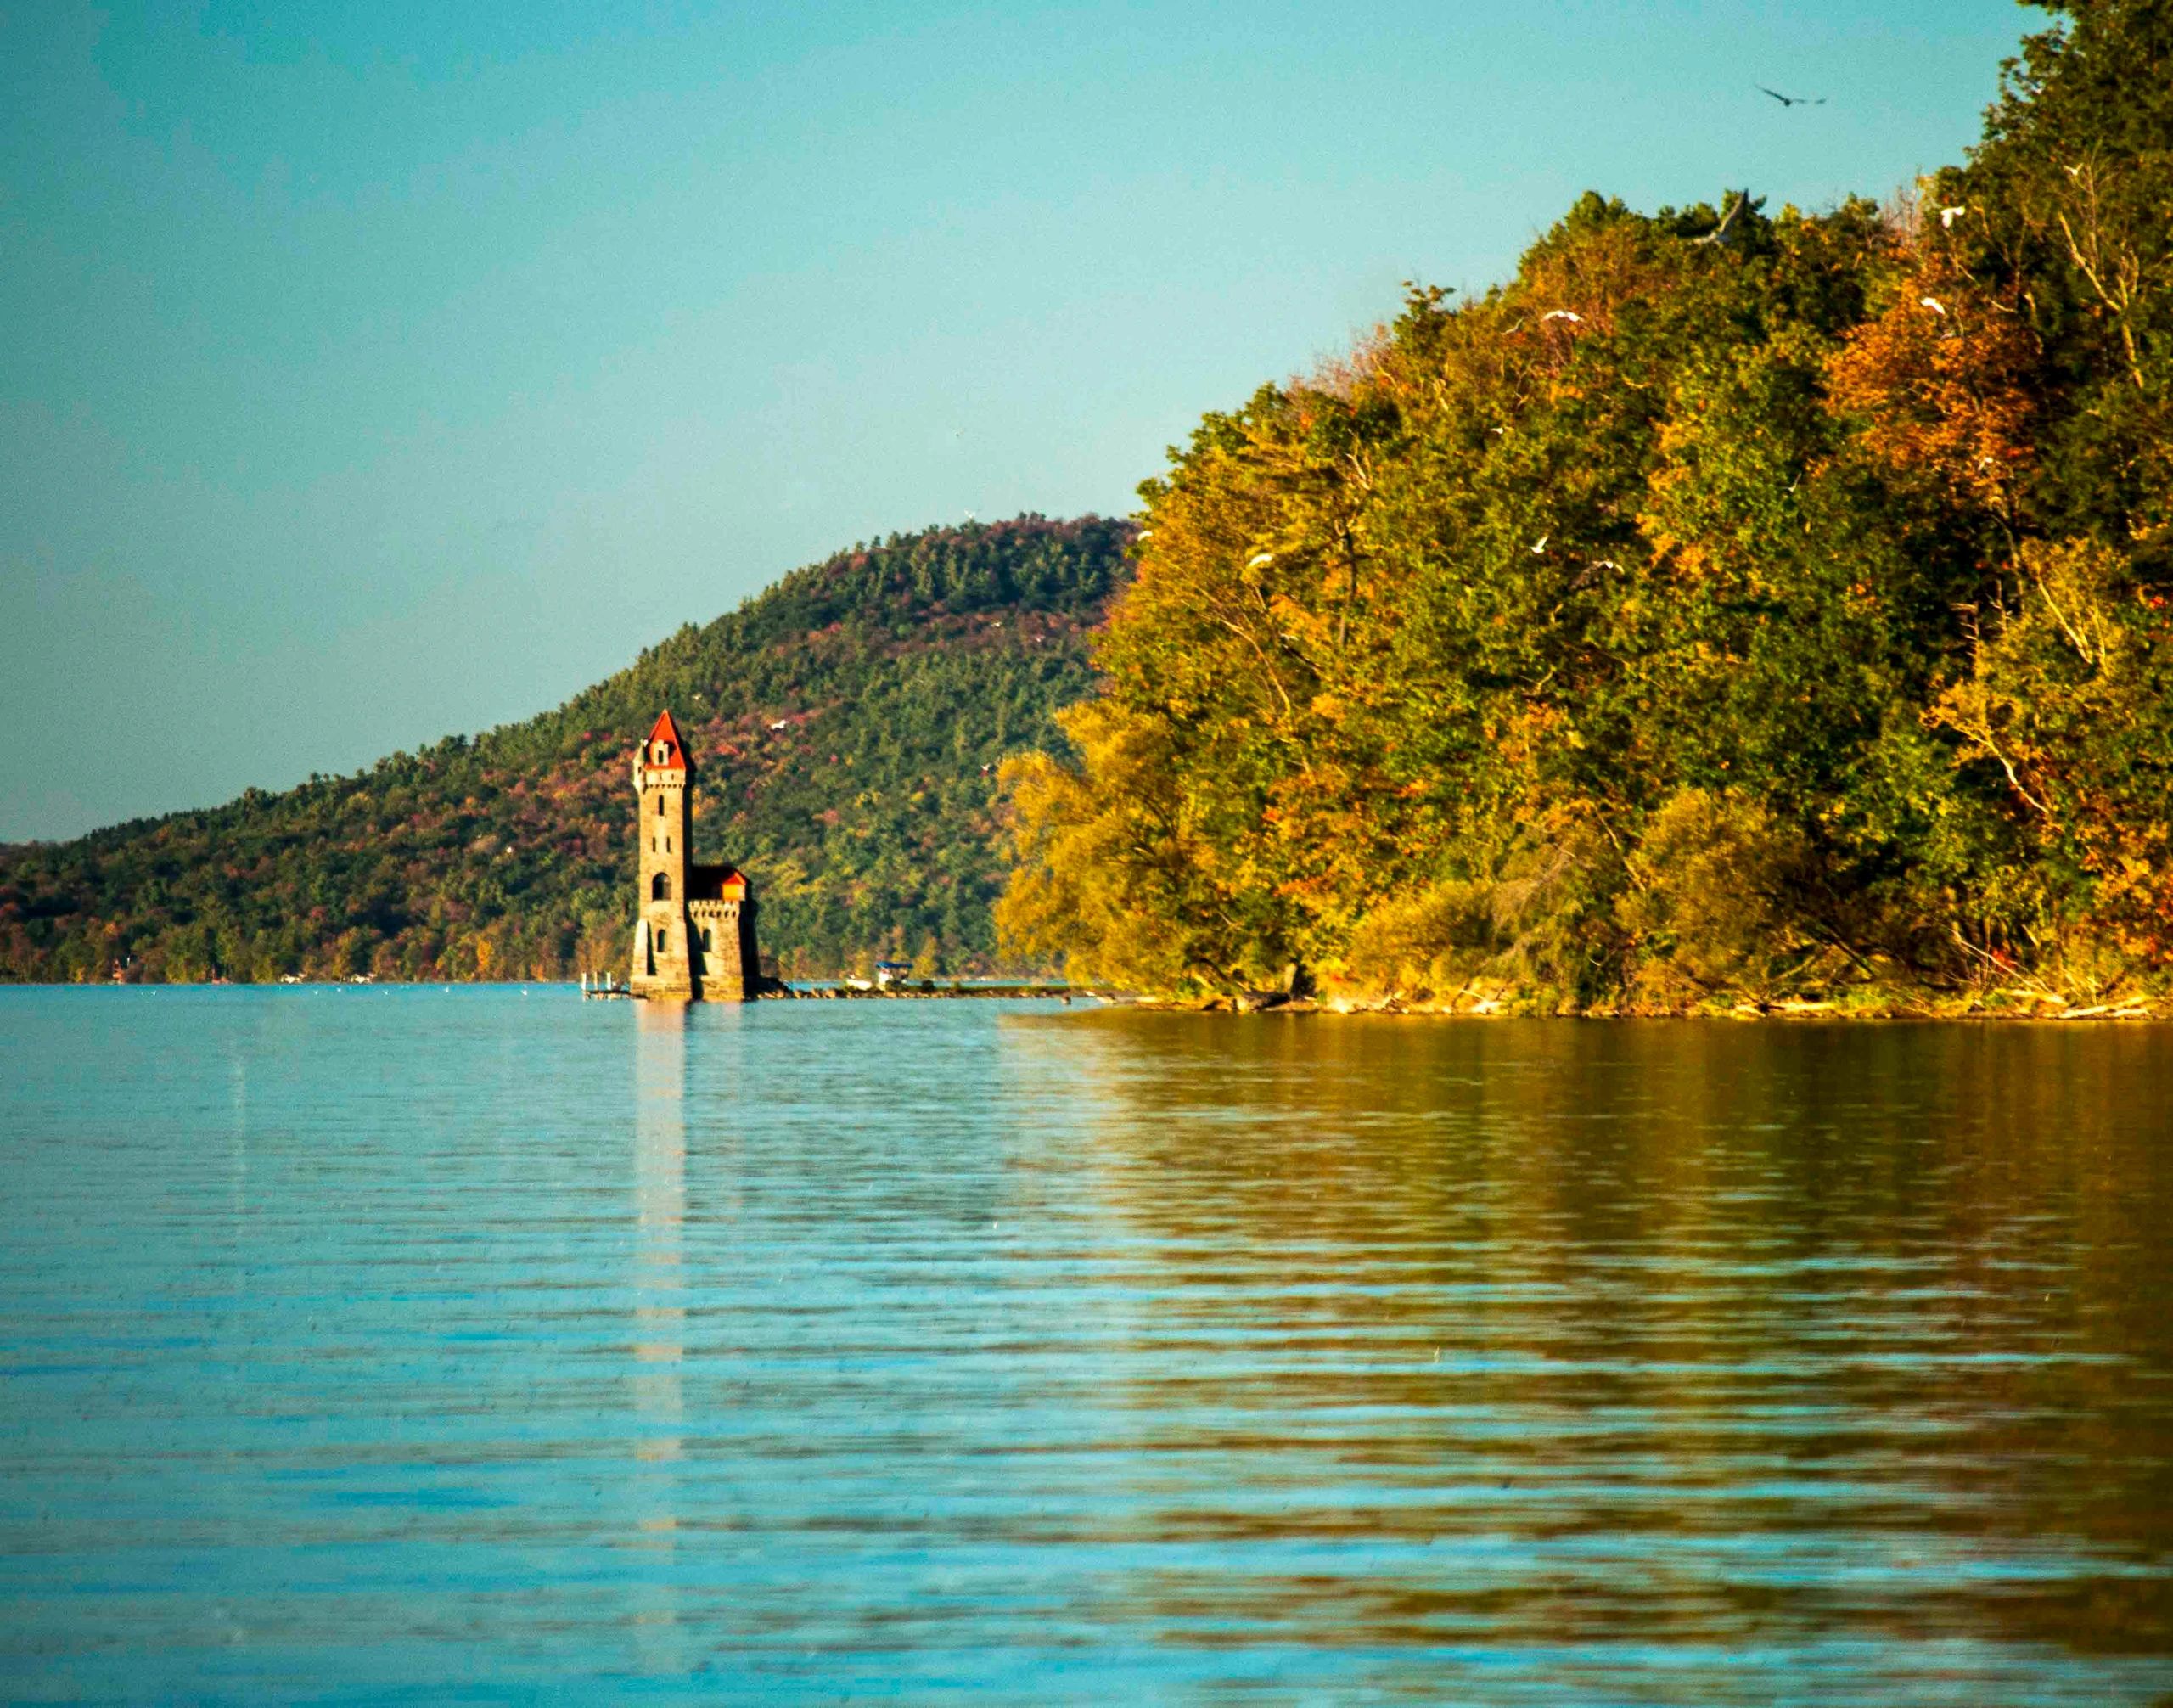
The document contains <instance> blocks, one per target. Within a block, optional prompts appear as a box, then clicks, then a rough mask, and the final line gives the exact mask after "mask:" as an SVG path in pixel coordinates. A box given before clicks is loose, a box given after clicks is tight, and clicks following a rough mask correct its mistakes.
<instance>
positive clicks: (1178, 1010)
mask: <svg viewBox="0 0 2173 1708" xmlns="http://www.w3.org/2000/svg"><path fill="white" fill-rule="evenodd" d="M1099 1000H1100V1001H1102V1002H1103V1003H1105V1004H1109V1005H1114V1006H1116V1007H1121V1008H1131V1009H1142V1010H1144V1011H1147V1012H1150V1013H1156V1014H1244V1015H1256V1014H1286V1015H1291V1016H1305V1015H1315V1014H1320V1015H1332V1016H1336V1017H1341V1018H1348V1017H1352V1016H1364V1015H1378V1016H1383V1017H1385V1018H1389V1019H1396V1020H1743V1021H1757V1020H1767V1021H1772V1020H1778V1021H1788V1020H1799V1021H1833V1020H1844V1021H1848V1022H1850V1023H1857V1022H1878V1021H1887V1022H1893V1021H1901V1020H1944V1021H1954V1020H1984V1021H1994V1020H1996V1021H2020V1022H2024V1023H2026V1024H2030V1025H2047V1024H2052V1023H2061V1022H2070V1021H2078V1020H2092V1021H2131V1022H2156V1023H2159V1024H2163V1023H2165V1022H2168V1021H2173V999H2168V998H2163V997H2157V998H2142V999H2137V1000H2134V1001H2131V1002H2123V1003H2067V1002H2064V1001H2063V1000H2062V999H2060V998H2058V997H2050V996H2034V995H2033V996H2030V997H2024V998H2022V999H2019V1000H2016V1001H2013V1002H2012V1003H2002V1002H1993V1001H1987V1000H1986V999H1985V998H1984V997H1974V996H1973V997H1959V998H1954V999H1951V1000H1945V1001H1939V1000H1928V999H1923V998H1911V997H1899V996H1896V997H1882V998H1876V999H1872V1000H1867V1001H1858V1002H1839V1001H1834V1002H1809V1001H1803V1000H1800V999H1794V998H1790V999H1786V1000H1783V1001H1777V1002H1771V1003H1761V1002H1757V1001H1755V1000H1749V999H1743V1000H1736V1001H1728V1000H1726V999H1718V998H1716V999H1715V1000H1713V1001H1711V1002H1707V1003H1694V1004H1692V1005H1689V1006H1687V1007H1680V1008H1668V1007H1662V1006H1659V1005H1658V1004H1654V1005H1651V1006H1642V1005H1639V1004H1636V1003H1604V1004H1595V1005H1593V1006H1592V1007H1590V1008H1571V1007H1554V1008H1547V1007H1543V1006H1541V1004H1540V1003H1538V1002H1537V1001H1536V1000H1535V999H1533V998H1530V997H1486V998H1477V999H1469V1000H1453V1001H1451V1002H1447V1003H1442V1002H1438V1001H1434V1000H1430V999H1421V1000H1416V1001H1413V1000H1407V999H1401V998H1397V997H1370V998H1361V997H1344V996H1333V997H1283V996H1282V995H1281V994H1280V993H1277V992H1243V993H1241V994H1239V995H1238V996H1234V997H1195V998H1177V997H1107V996H1104V997H1100V998H1099Z"/></svg>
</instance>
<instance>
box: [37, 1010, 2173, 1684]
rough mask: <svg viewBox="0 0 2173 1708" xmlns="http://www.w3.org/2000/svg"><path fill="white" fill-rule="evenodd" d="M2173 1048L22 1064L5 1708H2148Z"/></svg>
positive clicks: (374, 1040)
mask: <svg viewBox="0 0 2173 1708" xmlns="http://www.w3.org/2000/svg"><path fill="white" fill-rule="evenodd" d="M2169 1256H2173V1032H2169V1031H2162V1030H2156V1029H2145V1028H2109V1027H2108V1028H2098V1029H2093V1028H2089V1027H2083V1026H2071V1027H2067V1028H2054V1027H2042V1028H2037V1029H2026V1028H2016V1027H2008V1028H1999V1027H1981V1026H1979V1027H1970V1026H1931V1025H1924V1026H1912V1025H1908V1026H1905V1025H1893V1026H1861V1027H1855V1028H1850V1027H1842V1026H1833V1027H1826V1026H1794V1025H1789V1026H1783V1025H1729V1024H1725V1023H1722V1024H1715V1025H1693V1024H1669V1023H1660V1024H1651V1025H1641V1024H1635V1023H1625V1024H1609V1023H1600V1024H1584V1025H1580V1024H1575V1023H1568V1022H1536V1023H1500V1022H1472V1023H1464V1022H1453V1021H1401V1022H1399V1021H1394V1020H1378V1021H1374V1020H1347V1021H1336V1020H1289V1019H1285V1020H1276V1019H1274V1018H1272V1017H1263V1018H1259V1019H1253V1020H1230V1019H1220V1018H1208V1017H1189V1016H1163V1015H1143V1014H1120V1013H1109V1012H1097V1011H1089V1010H1087V1009H1073V1010H1069V1011H1067V1010H1064V1009H1060V1008H1058V1007H1055V1006H1054V1005H1051V1004H1035V1003H994V1002H953V1003H769V1004H762V1005H760V1006H757V1007H755V1008H752V1009H726V1008H710V1009H695V1010H692V1011H684V1012H682V1011H678V1010H674V1009H665V1008H662V1007H650V1006H648V1005H643V1004H633V1003H581V1002H579V1001H577V1000H575V999H574V997H572V996H571V994H570V993H569V992H566V991H564V990H563V989H547V988H545V987H542V986H536V987H531V989H529V990H527V991H525V992H523V991H520V990H518V989H513V988H497V989H463V990H458V991H454V992H443V991H440V990H436V989H430V990H421V991H417V990H404V989H386V988H382V987H379V988H373V989H346V988H333V989H313V988H308V987H304V988H300V989H288V990H275V991H252V990H216V991H213V990H198V991H188V990H121V991H113V990H100V991H25V990H8V991H0V1695H4V1696H5V1697H7V1698H8V1699H10V1700H29V1701H38V1700H140V1701H171V1700H184V1701H266V1700H278V1701H286V1700H312V1701H335V1702H337V1701H353V1702H380V1701H398V1700H415V1701H442V1700H468V1701H513V1702H519V1701H531V1700H560V1701H568V1702H576V1701H577V1702H592V1701H608V1700H630V1699H652V1698H669V1699H680V1700H727V1701H758V1702H759V1701H776V1702H803V1701H804V1702H836V1701H892V1700H906V1701H941V1702H954V1701H957V1702H991V1703H994V1702H1007V1703H1051V1702H1056V1703H1097V1704H1099V1703H1126V1702H1240V1701H1242V1702H1255V1701H1257V1702H1290V1703H1366V1702H1427V1703H1432V1702H1480V1703H1505V1704H1517V1703H1550V1704H1552V1703H1571V1704H1581V1705H1601V1704H1607V1705H1615V1704H1647V1703H1655V1704H1656V1703H1755V1704H1759V1705H1778V1704H1792V1703H1805V1704H1812V1703H1816V1704H1839V1703H1848V1704H1864V1705H1879V1708H1888V1705H1897V1704H1918V1703H1937V1704H1956V1705H1970V1708H1976V1705H1983V1704H2007V1703H2017V1704H2020V1703H2074V1704H2092V1705H2096V1704H2127V1703H2138V1704H2140V1703H2147V1702H2150V1701H2152V1700H2158V1699H2161V1698H2163V1697H2164V1696H2165V1695H2166V1694H2167V1693H2169V1692H2173V1264H2169Z"/></svg>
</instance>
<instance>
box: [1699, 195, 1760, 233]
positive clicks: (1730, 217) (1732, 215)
mask: <svg viewBox="0 0 2173 1708" xmlns="http://www.w3.org/2000/svg"><path fill="white" fill-rule="evenodd" d="M1765 205H1766V198H1765V197H1763V196H1760V197H1759V199H1757V200H1756V201H1755V202H1754V201H1752V200H1751V199H1750V192H1749V190H1738V191H1737V192H1736V193H1735V199H1734V200H1733V201H1732V202H1730V203H1729V204H1728V205H1727V211H1726V212H1724V213H1722V214H1721V222H1720V223H1719V224H1718V225H1716V226H1715V227H1714V228H1712V230H1710V231H1709V232H1707V233H1705V235H1704V236H1703V237H1693V239H1690V241H1691V243H1692V244H1693V246H1702V245H1704V244H1710V243H1726V242H1727V239H1728V231H1729V228H1731V227H1732V226H1733V225H1734V224H1735V222H1736V221H1737V219H1738V218H1739V217H1740V216H1741V215H1742V213H1743V209H1745V208H1746V207H1763V206H1765Z"/></svg>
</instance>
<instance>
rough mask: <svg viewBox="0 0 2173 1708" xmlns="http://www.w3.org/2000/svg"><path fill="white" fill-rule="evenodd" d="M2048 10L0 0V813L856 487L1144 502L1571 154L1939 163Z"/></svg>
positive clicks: (624, 581)
mask: <svg viewBox="0 0 2173 1708" xmlns="http://www.w3.org/2000/svg"><path fill="white" fill-rule="evenodd" d="M2045 21H2046V20H2045V18H2044V14H2041V13H2035V12H2024V11H2023V10H2021V9H2020V8H2018V7H2016V6H2014V5H2013V4H2010V3H2008V0H1910V3H1908V4H1906V5H1901V4H1896V3H1895V0H1824V3H1817V0H1794V3H1782V0H1766V3H1755V4H1754V3H1748V0H1651V3H1643V4H1630V3H1621V4H1601V3H1575V0H1520V3H1491V0H1490V3H1459V0H1433V3H1429V4H1388V3H1373V0H1338V3H1336V4H1333V5H1330V4H1326V3H1313V4H1305V5H1296V4H1244V3H1232V4H1223V5H1207V4H1197V3H1195V4H1189V5H1178V4H1145V3H1140V4H1123V3H1106V0H1081V3H1077V4H1070V5H1054V4H1019V5H988V6H980V7H965V6H947V5H940V4H930V5H918V6H914V5H873V4H848V3H834V0H807V3H800V4H796V5H781V4H764V5H760V6H756V5H745V6H722V7H710V6H694V5H683V4H677V3H673V0H649V3H643V4H611V3H603V0H585V3H575V0H518V3H503V4H487V3H480V0H479V3H473V4H469V3H461V4H448V3H445V0H429V3H419V0H267V3H261V4H242V3H205V4H194V5H190V4H171V5H156V6H146V5H138V4H132V3H129V0H115V3H114V4H112V5H110V6H109V7H108V8H104V9H101V10H93V9H90V8H79V7H77V6H76V5H74V4H72V3H70V0H32V3H25V4H20V5H13V6H8V7H6V9H5V10H4V12H0V255H3V256H5V261H4V264H0V323H4V325H5V327H6V329H7V330H6V336H5V338H4V340H0V439H3V440H4V443H0V612H3V613H4V622H0V728H4V730H5V739H4V744H0V840H12V839H20V838H25V837H52V836H61V835H69V834H75V833H76V832H78V831H81V830H83V829H88V828H90V827H92V826H93V825H96V824H100V823H109V822H111V821H113V820H115V819H118V818H122V817H131V816H134V815H137V814H141V813H149V812H166V811H170V810H171V809H174V808H177V807H181V806H195V805H205V804H209V803H211V802H213V801H219V800H222V799H225V798H227V797H229V796H231V795H234V794H236V793H238V792H239V790H240V789H243V788H244V787H245V786H247V785H249V784H259V785H261V786H264V787H267V788H273V787H280V786H284V785H285V784H290V783H293V782H295V781H296V780H298V779H299V778H301V777H303V776H305V775H306V774H307V773H310V772H311V771H312V770H321V771H334V770H345V769H351V768H352V767H356V766H357V765H361V764H363V763H365V762H367V761H370V760H372V759H373V758H375V757H377V756H379V755H380V754H383V753H385V752H389V751H390V750H393V749H395V748H398V747H413V746H415V745H417V744H421V743H424V742H426V741H430V740H433V739H436V738H437V737H439V736H440V735H443V734H446V733H451V732H453V731H458V730H473V729H476V728H484V727H486V726H488V725H491V724H493V723H498V722H505V721H507V720H509V719H514V718H518V717H521V716H526V715H528V714H529V713H531V712H533V711H537V710H539V709H541V708H543V707H546V706H548V705H555V704H557V703H558V702H559V700H561V699H564V698H565V697H566V696H567V695H568V694H570V693H572V692H573V691H574V690H576V688H581V686H583V685H584V684H586V683H588V682H591V681H592V680H594V679H595V678H597V677H601V676H603V675H604V674H606V673H607V672H609V671H612V670H614V669H616V668H617V667H619V666H621V665H624V664H626V663H627V662H629V661H630V660H632V657H633V655H635V653H636V652H637V650H638V649H640V648H641V647H642V646H643V645H644V644H646V643H649V642H651V641H653V640H654V639H656V638H658V637H659V636H660V635H662V634H664V633H665V632H669V631H670V630H671V629H673V628H675V627H677V626H678V625H679V624H680V623H681V622H682V621H688V620H689V619H693V620H706V619H708V618H709V617H710V616H713V615H716V613H717V612H719V611H721V610H725V609H727V608H728V607H729V606H731V605H733V604H736V603H737V602H738V600H739V599H740V598H743V597H744V596H745V595H746V594H747V593H750V592H752V591H754V590H755V588H758V587H761V586H762V585H763V584H764V583H766V582H769V581H772V580H773V579H774V578H775V577H776V576H778V575H779V574H780V573H782V572H783V571H784V570H788V569H789V568H791V567H792V566H794V565H796V564H800V563H802V562H806V561H807V560H810V559H814V558H817V557H820V556H822V555H823V554H825V553H828V551H830V550H831V549H833V548H836V547H838V546H840V545H844V544H847V543H850V542H852V541H853V540H855V539H858V538H862V537H868V536H871V535H874V534H879V533H886V532H889V531H892V530H894V529H899V530H902V529H910V528H914V527H918V526H921V525H925V524H928V523H931V522H937V521H949V520H957V519H959V518H960V517H962V516H963V515H964V514H966V513H968V512H969V511H970V512H972V513H974V514H977V515H980V516H981V517H983V518H993V517H997V516H1002V515H1008V514H1014V513H1016V512H1018V511H1020V510H1028V509H1031V510H1040V511H1043V512H1046V513H1047V514H1072V513H1076V512H1080V511H1084V510H1090V509H1092V510H1101V511H1104V512H1122V511H1124V510H1126V509H1128V508H1131V503H1132V489H1133V487H1134V486H1135V485H1136V484H1137V482H1138V481H1139V480H1141V479H1142V478H1143V477H1144V476H1146V475H1149V474H1152V473H1154V471H1155V469H1157V468H1158V467H1159V464H1160V460H1161V455H1162V451H1163V447H1165V446H1166V445H1168V444H1170V443H1171V442H1172V441H1176V440H1178V439H1180V438H1182V436H1183V435H1185V433H1186V432H1187V430H1188V428H1189V425H1190V424H1191V423H1192V422H1193V420H1194V419H1197V417H1198V416H1199V413H1201V412H1202V411H1203V410H1205V409H1209V408H1215V407H1223V406H1226V405H1227V404H1230V403H1232V402H1236V401H1238V400H1239V399H1241V398H1243V397H1244V396H1245V395H1246V394H1247V393H1249V391H1250V390H1252V389H1253V388H1254V386H1255V385H1257V384H1259V383H1260V382H1261V380H1263V379H1278V378H1282V377H1283V376H1286V375H1288V374H1292V373H1294V372H1299V371H1301V370H1303V369H1305V368H1309V367H1310V366H1311V364H1312V363H1313V362H1314V361H1315V360H1316V359H1317V358H1318V357H1322V356H1323V355H1326V354H1328V353H1330V352H1333V351H1336V350H1338V349H1339V348H1341V347H1342V346H1345V344H1346V343H1347V341H1348V340H1349V339H1350V337H1351V335H1352V334H1355V333H1357V332H1359V331H1362V329H1365V328H1366V327H1367V326H1369V325H1370V324H1372V323H1373V322H1374V321H1376V320H1377V319H1379V318H1381V317H1384V316H1385V315H1388V314H1391V313H1393V312H1394V311H1395V306H1396V301H1397V284H1398V281H1399V280H1401V279H1403V278H1423V279H1425V280H1429V281H1432V282H1436V283H1440V284H1450V285H1453V286H1457V287H1463V288H1471V287H1479V286H1483V285H1485V284H1487V283H1488V282H1490V281H1491V280H1493V279H1496V278H1500V277H1502V275H1504V274H1505V273H1506V272H1508V269H1509V268H1510V267H1512V265H1513V261H1514V259H1515V257H1516V255H1517V253H1518V252H1519V250H1521V249H1522V248H1523V247H1524V244H1527V243H1528V242H1529V241H1530V239H1531V238H1532V237H1533V236H1534V235H1535V234H1536V233H1538V232H1540V231H1541V230H1543V229H1544V228H1546V227H1547V225H1549V224H1550V223H1552V222H1553V220H1554V219H1555V218H1556V217H1557V216H1558V215H1559V214H1560V212H1561V211H1563V209H1564V207H1565V206H1566V205H1568V204H1569V201H1570V200H1571V199H1573V198H1574V197H1575V195H1576V194H1578V193H1579V192H1580V191H1581V190H1583V189H1585V188H1599V189H1602V190H1604V191H1607V192H1609V193H1610V194H1619V195H1620V196H1622V197H1623V198H1624V199H1626V200H1628V201H1630V202H1631V204H1632V205H1637V206H1641V207H1652V206H1656V205H1659V204H1662V203H1670V202H1672V203H1684V202H1690V201H1696V200H1700V199H1704V200H1713V199H1717V197H1718V195H1719V193H1720V191H1721V188H1722V186H1724V185H1734V184H1743V183H1748V184H1749V185H1750V186H1751V187H1752V188H1753V189H1754V190H1755V191H1756V192H1758V193H1760V194H1766V195H1767V196H1769V197H1770V198H1772V205H1774V206H1776V207H1777V206H1778V205H1780V204H1781V203H1782V202H1783V201H1794V202H1796V203H1798V204H1799V205H1805V206H1809V207H1816V206H1822V205H1828V204H1830V203H1831V202H1833V201H1834V200H1836V199H1839V198H1840V197H1841V196H1843V195H1844V194H1847V193H1849V192H1850V191H1861V192H1864V193H1867V194H1873V195H1884V194H1888V193H1889V192H1891V191H1892V190H1893V189H1894V188H1896V187H1897V186H1899V185H1901V184H1903V183H1906V182H1908V181H1909V180H1910V179H1911V178H1912V177H1913V176H1914V175H1915V174H1916V173H1917V172H1918V171H1923V170H1928V169H1929V168H1931V167H1933V166H1937V165H1940V164H1941V163H1943V162H1945V161H1948V160H1953V159H1956V158H1957V157H1958V155H1960V153H1961V151H1962V149H1963V148H1964V147H1965V146H1966V145H1967V144H1968V143H1969V142H1970V141H1971V140H1972V139H1973V138H1974V137H1975V135H1976V133H1977V129H1978V124H1979V114H1980V111H1981V109H1982V108H1983V106H1984V104H1985V102H1986V101H1987V100H1988V99H1989V98H1991V94H1992V93H1993V91H1994V89H1995V87H1996V78H1997V68H1998V63H1999V61H2000V59H2002V56H2004V55H2005V54H2007V53H2010V52H2012V51H2013V47H2014V44H2015V42H2016V41H2017V40H2018V39H2019V36H2020V35H2021V34H2022V33H2023V32H2024V31H2025V30H2028V29H2032V28H2037V27H2041V26H2042V25H2043V24H2044V22H2045ZM1760 83H1766V84H1770V85H1772V87H1776V88H1778V89H1781V90H1783V91H1784V92H1787V93H1802V94H1807V95H1824V96H1826V97H1828V104H1826V105H1824V106H1820V107H1795V108H1791V109H1787V110H1783V108H1782V107H1780V106H1779V105H1778V104H1776V103H1775V102H1773V101H1771V100H1769V99H1767V98H1766V97H1765V96H1764V95H1762V94H1760V93H1758V91H1757V89H1756V88H1755V87H1754V86H1755V85H1756V84H1760Z"/></svg>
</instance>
